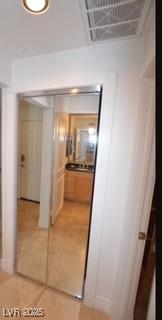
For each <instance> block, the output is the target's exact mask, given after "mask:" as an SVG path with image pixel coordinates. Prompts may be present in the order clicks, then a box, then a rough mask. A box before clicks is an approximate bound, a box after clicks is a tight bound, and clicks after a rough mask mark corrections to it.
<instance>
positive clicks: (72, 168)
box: [66, 164, 94, 172]
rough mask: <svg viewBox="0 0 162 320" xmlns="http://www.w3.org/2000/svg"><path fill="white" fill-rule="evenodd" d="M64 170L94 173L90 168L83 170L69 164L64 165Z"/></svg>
mask: <svg viewBox="0 0 162 320" xmlns="http://www.w3.org/2000/svg"><path fill="white" fill-rule="evenodd" d="M66 169H67V170H71V171H79V172H94V168H92V167H90V168H89V167H86V168H83V167H80V166H76V165H70V164H68V165H66Z"/></svg>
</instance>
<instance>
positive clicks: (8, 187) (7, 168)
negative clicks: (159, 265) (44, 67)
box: [2, 69, 117, 310]
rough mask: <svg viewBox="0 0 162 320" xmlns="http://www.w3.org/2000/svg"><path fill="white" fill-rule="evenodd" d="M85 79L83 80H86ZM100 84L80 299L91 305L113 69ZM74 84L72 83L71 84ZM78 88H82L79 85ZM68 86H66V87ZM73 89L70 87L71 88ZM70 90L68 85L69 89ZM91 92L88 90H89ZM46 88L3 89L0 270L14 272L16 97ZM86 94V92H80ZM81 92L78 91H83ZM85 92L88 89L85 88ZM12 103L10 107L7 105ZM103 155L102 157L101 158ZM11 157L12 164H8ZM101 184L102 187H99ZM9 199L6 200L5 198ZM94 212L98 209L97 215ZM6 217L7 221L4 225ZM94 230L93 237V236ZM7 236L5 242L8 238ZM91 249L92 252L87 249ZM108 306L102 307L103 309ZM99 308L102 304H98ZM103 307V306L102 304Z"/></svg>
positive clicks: (112, 104) (113, 88) (109, 142)
mask: <svg viewBox="0 0 162 320" xmlns="http://www.w3.org/2000/svg"><path fill="white" fill-rule="evenodd" d="M86 81H87V80H86V78H85V82H84V83H87V82H86ZM101 84H102V86H103V99H102V106H101V110H102V111H101V119H100V122H101V123H100V135H99V143H98V155H97V164H96V179H95V188H94V199H93V200H94V201H93V208H92V214H93V225H92V229H91V234H90V250H89V256H88V274H87V277H86V286H85V291H86V294H85V297H84V302H85V303H86V304H89V305H95V306H96V307H97V302H96V301H95V295H96V288H97V280H98V278H97V277H98V273H97V270H98V267H99V263H100V261H99V260H100V259H99V258H100V241H101V233H102V221H103V215H104V210H105V193H106V187H107V180H106V179H105V172H108V168H109V163H110V153H111V147H112V131H113V120H114V114H115V102H116V86H117V70H114V69H113V70H112V71H110V72H109V73H108V75H107V76H106V77H105V78H104V79H103V82H102V81H101ZM75 86H76V83H75ZM87 86H88V88H93V90H92V91H93V93H94V88H95V90H96V91H97V93H99V92H100V89H101V85H100V84H99V83H97V84H93V85H92V84H89V83H88V84H87ZM78 87H79V88H82V90H83V88H85V87H82V86H81V85H79V86H78ZM68 88H69V87H68ZM73 88H74V87H73ZM69 89H70V88H69ZM69 89H67V87H66V88H65V89H55V90H50V93H51V95H54V93H56V92H57V93H58V91H59V90H60V94H61V95H62V93H63V92H64V93H65V94H67V93H68V92H69ZM92 91H91V93H92ZM48 92H49V90H48V89H47V90H42V91H33V92H30V93H29V92H24V93H18V92H17V93H16V92H14V91H12V88H9V87H7V88H5V89H3V103H2V107H3V108H2V111H3V129H4V130H3V147H4V150H5V152H4V153H3V159H2V160H3V164H2V165H3V169H2V173H3V177H2V181H3V183H2V184H3V186H2V187H3V190H2V196H3V200H2V204H3V259H2V269H3V270H5V271H7V272H9V273H11V274H14V273H15V270H16V265H15V261H16V256H17V252H16V249H17V248H16V244H17V136H18V130H17V129H18V97H21V98H23V97H24V96H26V95H28V97H30V96H31V95H33V94H35V96H38V95H40V93H42V95H45V94H47V93H48ZM83 92H84V93H87V91H85V90H84V91H83ZM83 92H82V93H83ZM88 92H89V90H88ZM11 106H12V108H11ZM106 119H109V126H108V125H107V121H106ZM103 155H104V157H103ZM11 159H12V163H11ZM101 183H102V190H101ZM8 198H10V201H7V199H8ZM98 212H101V214H100V215H98ZM8 220H10V224H8ZM94 230H95V239H94ZM8 235H9V241H8ZM94 240H95V256H94V254H93V251H94V245H93V243H94ZM91 251H92V252H91ZM108 307H109V305H108V306H106V310H107V309H108ZM100 308H101V309H103V306H100ZM104 309H105V307H104Z"/></svg>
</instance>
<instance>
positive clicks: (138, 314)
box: [134, 183, 157, 320]
mask: <svg viewBox="0 0 162 320" xmlns="http://www.w3.org/2000/svg"><path fill="white" fill-rule="evenodd" d="M156 208H157V207H156V183H155V186H154V193H153V199H152V206H151V212H150V219H149V225H148V230H147V235H146V243H145V250H144V256H143V261H142V267H141V273H140V278H139V283H138V290H137V296H136V302H135V308H134V320H146V319H147V312H148V306H149V299H150V293H151V286H152V281H153V276H154V270H155V263H156V262H155V255H156V235H155V224H156ZM141 236H142V235H141Z"/></svg>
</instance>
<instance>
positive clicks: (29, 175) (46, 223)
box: [17, 93, 100, 298]
mask: <svg viewBox="0 0 162 320" xmlns="http://www.w3.org/2000/svg"><path fill="white" fill-rule="evenodd" d="M99 101H100V93H85V94H75V95H74V94H66V95H65V94H64V95H63V94H59V95H53V96H52V95H50V96H41V97H26V98H25V97H23V98H21V99H19V153H18V158H19V170H18V172H19V179H18V181H19V183H18V204H19V205H18V243H17V271H18V272H19V273H21V274H23V275H25V276H28V277H30V278H32V279H35V280H38V281H40V282H42V283H45V284H47V285H48V286H50V287H53V288H55V289H58V290H61V291H63V292H66V293H69V294H71V295H73V296H76V297H78V298H82V296H83V286H84V279H85V272H86V270H85V269H86V259H87V253H88V237H89V231H90V220H91V219H90V218H91V204H92V199H93V183H94V175H95V162H96V150H97V139H98V123H99Z"/></svg>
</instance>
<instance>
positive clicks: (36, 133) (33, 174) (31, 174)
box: [20, 121, 42, 202]
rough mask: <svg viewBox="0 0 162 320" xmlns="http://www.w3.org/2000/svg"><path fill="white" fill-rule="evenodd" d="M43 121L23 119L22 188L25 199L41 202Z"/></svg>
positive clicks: (21, 192) (21, 194)
mask: <svg viewBox="0 0 162 320" xmlns="http://www.w3.org/2000/svg"><path fill="white" fill-rule="evenodd" d="M41 146H42V121H22V127H21V155H20V157H21V159H20V166H21V188H20V196H21V198H23V199H27V200H32V201H38V202H40V177H41Z"/></svg>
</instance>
